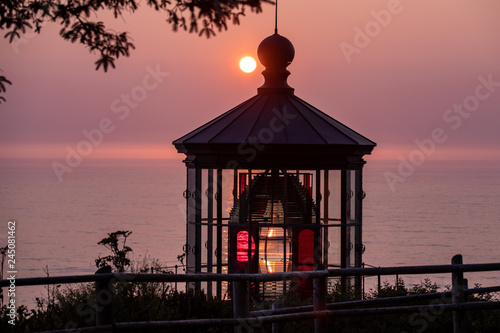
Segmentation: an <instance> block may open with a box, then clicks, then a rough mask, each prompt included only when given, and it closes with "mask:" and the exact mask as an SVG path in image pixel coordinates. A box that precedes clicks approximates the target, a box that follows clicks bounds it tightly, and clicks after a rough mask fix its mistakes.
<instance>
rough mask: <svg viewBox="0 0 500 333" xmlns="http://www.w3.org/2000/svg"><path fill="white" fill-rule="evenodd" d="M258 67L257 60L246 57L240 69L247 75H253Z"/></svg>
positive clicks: (242, 60) (241, 62)
mask: <svg viewBox="0 0 500 333" xmlns="http://www.w3.org/2000/svg"><path fill="white" fill-rule="evenodd" d="M256 67H257V63H256V62H255V59H254V58H252V57H245V58H243V59H241V61H240V68H241V70H242V71H243V72H245V73H251V72H253V71H254V70H255V68H256Z"/></svg>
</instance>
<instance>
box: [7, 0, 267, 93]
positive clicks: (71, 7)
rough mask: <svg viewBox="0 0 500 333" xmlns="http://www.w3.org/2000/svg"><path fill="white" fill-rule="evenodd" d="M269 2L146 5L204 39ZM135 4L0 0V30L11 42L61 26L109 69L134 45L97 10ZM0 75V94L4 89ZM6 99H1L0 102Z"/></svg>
mask: <svg viewBox="0 0 500 333" xmlns="http://www.w3.org/2000/svg"><path fill="white" fill-rule="evenodd" d="M266 2H267V3H272V1H269V0H215V1H191V0H175V1H170V0H147V1H145V2H143V4H144V5H145V6H148V7H150V8H152V9H153V10H155V11H157V12H160V13H162V14H164V15H165V19H166V21H167V23H169V24H171V25H172V28H173V30H174V31H177V30H179V29H181V30H184V31H189V32H190V33H193V32H194V33H198V34H199V35H200V36H206V37H207V38H209V37H211V36H214V35H215V31H216V30H217V31H222V30H227V27H228V23H232V24H236V25H237V24H239V22H240V17H241V16H244V15H245V11H246V10H250V11H252V12H257V13H259V12H261V11H262V7H261V6H262V3H266ZM138 7H139V2H138V1H136V0H71V1H70V0H67V1H64V0H2V1H0V30H6V33H5V35H4V37H5V38H7V39H8V40H9V42H10V43H12V42H14V41H16V40H17V39H20V38H21V36H22V35H23V34H25V33H27V32H29V31H33V32H35V33H40V31H41V30H42V29H43V27H44V26H45V25H46V24H47V23H48V22H51V23H55V24H58V25H60V26H61V30H60V31H59V34H60V36H61V37H62V38H63V39H65V40H67V41H71V42H72V43H75V42H77V43H80V44H82V45H84V46H85V47H86V48H87V49H88V50H89V51H90V52H91V53H97V54H98V59H97V60H96V62H95V65H96V70H98V69H100V68H102V69H103V70H104V71H107V70H108V68H109V67H113V68H114V67H115V60H117V59H118V58H119V57H120V56H127V57H128V56H129V54H130V51H131V50H132V49H134V48H135V46H134V44H133V43H132V38H131V37H130V36H129V35H128V33H127V32H116V31H114V30H111V29H108V28H107V27H106V25H105V24H104V22H102V21H100V20H99V14H100V13H103V12H112V13H113V15H114V17H115V18H118V17H121V16H122V14H123V13H126V12H128V13H134V12H135V11H136V10H137V9H138ZM2 82H6V83H9V84H10V82H9V81H8V80H7V79H5V77H3V76H1V77H0V93H2V92H4V91H5V86H4V85H3V84H2ZM2 100H3V101H5V99H4V98H3V97H0V102H1V101H2Z"/></svg>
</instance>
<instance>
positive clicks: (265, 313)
mask: <svg viewBox="0 0 500 333" xmlns="http://www.w3.org/2000/svg"><path fill="white" fill-rule="evenodd" d="M486 271H500V263H488V264H463V263H462V256H461V255H456V256H454V257H453V259H452V264H451V265H430V266H403V267H377V268H345V269H327V270H316V271H306V272H285V273H265V274H223V275H218V274H213V273H198V274H180V275H178V274H135V273H105V272H100V271H98V272H96V274H95V275H79V276H55V277H37V278H21V279H16V280H15V284H16V287H17V286H34V285H50V284H71V283H88V282H94V283H95V285H96V296H97V295H99V294H106V295H112V287H113V285H114V284H115V283H135V282H198V281H227V282H232V288H233V292H232V298H233V314H234V317H233V318H218V319H192V320H175V321H154V322H134V323H126V322H120V323H114V322H113V317H112V311H111V309H112V298H110V297H107V298H104V299H103V298H102V297H96V326H95V327H85V328H79V332H116V331H124V332H125V331H130V330H154V329H165V328H170V327H187V326H189V327H191V326H207V325H208V326H234V327H235V330H236V328H237V327H238V326H240V325H247V326H248V325H249V324H253V323H260V324H266V323H273V325H274V324H276V323H279V322H283V321H288V320H306V319H314V321H315V332H316V333H323V332H326V331H327V326H326V324H327V322H326V319H327V318H329V317H338V316H344V317H346V316H366V315H374V314H389V313H408V312H414V311H418V310H419V309H422V308H424V307H426V306H425V305H412V306H387V304H391V303H393V304H398V303H400V302H408V301H414V300H423V299H437V298H441V300H444V299H445V298H446V299H449V298H450V297H451V303H444V302H441V303H436V304H435V305H437V306H440V307H441V308H442V310H443V311H453V325H454V332H455V333H464V332H466V324H467V323H466V318H467V316H466V315H465V314H466V311H467V310H471V309H500V302H499V301H491V302H466V296H467V295H470V294H476V293H489V292H497V291H500V286H495V287H486V288H475V289H467V281H466V280H465V279H464V277H463V273H464V272H486ZM437 273H451V277H452V290H451V291H450V292H443V293H432V294H422V295H409V296H398V297H388V298H380V299H371V300H358V301H349V302H338V303H330V304H327V303H326V294H327V283H326V280H327V278H331V277H352V276H377V275H378V276H382V275H412V274H437ZM294 279H301V280H304V279H312V280H313V305H309V306H299V307H289V308H279V309H272V310H261V311H253V312H250V311H249V288H248V285H249V283H250V282H267V281H284V280H294ZM10 284H11V281H10V280H8V279H6V280H0V287H6V286H9V285H10ZM381 305H385V306H384V307H381ZM355 306H364V307H366V306H372V307H369V308H362V309H353V308H352V307H355ZM97 309H99V310H97ZM51 332H52V333H56V332H64V331H63V330H61V331H51Z"/></svg>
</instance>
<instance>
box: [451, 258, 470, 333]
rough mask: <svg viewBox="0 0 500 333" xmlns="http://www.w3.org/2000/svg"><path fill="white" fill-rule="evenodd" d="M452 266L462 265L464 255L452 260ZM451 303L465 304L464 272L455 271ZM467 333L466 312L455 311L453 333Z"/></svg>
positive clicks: (452, 278)
mask: <svg viewBox="0 0 500 333" xmlns="http://www.w3.org/2000/svg"><path fill="white" fill-rule="evenodd" d="M451 264H452V265H462V264H463V260H462V255H461V254H457V255H455V256H453V258H452V259H451ZM451 283H452V290H451V301H452V303H453V304H464V303H465V293H464V291H465V289H466V286H465V281H464V273H463V272H462V271H453V273H452V274H451ZM466 332H467V312H466V311H465V310H457V311H453V333H466Z"/></svg>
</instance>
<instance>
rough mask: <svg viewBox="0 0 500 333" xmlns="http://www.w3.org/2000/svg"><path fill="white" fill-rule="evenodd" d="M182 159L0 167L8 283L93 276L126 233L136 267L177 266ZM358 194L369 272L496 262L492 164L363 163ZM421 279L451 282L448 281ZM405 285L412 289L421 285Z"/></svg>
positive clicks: (498, 235)
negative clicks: (63, 168)
mask: <svg viewBox="0 0 500 333" xmlns="http://www.w3.org/2000/svg"><path fill="white" fill-rule="evenodd" d="M181 160H182V158H181V156H180V155H179V159H178V160H117V159H102V160H97V159H88V160H84V161H83V162H82V163H81V165H79V166H78V167H75V168H73V170H72V171H71V172H68V173H65V174H64V177H63V180H62V181H59V180H58V178H57V177H56V175H55V173H54V171H53V169H52V167H51V163H52V160H41V159H22V160H20V159H16V160H14V159H3V160H0V247H3V246H5V245H6V243H7V238H8V237H7V236H8V234H7V232H8V230H7V226H8V222H9V221H14V220H15V221H16V230H15V237H16V238H15V242H16V258H15V259H16V270H17V275H16V277H17V278H22V277H36V276H46V275H47V274H49V275H50V276H58V275H76V274H93V273H94V272H95V270H96V267H95V259H96V258H97V257H99V256H106V255H108V254H109V253H108V250H107V249H105V248H104V247H103V246H101V245H98V244H97V243H98V242H99V241H100V240H101V239H103V238H105V237H106V236H107V233H110V232H114V231H117V230H130V231H132V232H133V233H132V235H131V236H130V237H129V238H128V240H127V245H128V246H130V247H131V248H132V249H133V255H132V258H133V259H134V260H135V261H140V260H142V259H143V258H144V257H150V258H155V259H158V260H159V261H160V262H162V263H163V264H164V265H165V266H174V265H176V264H179V262H178V260H177V256H178V255H180V254H182V247H183V244H184V243H185V230H186V228H185V202H184V200H185V199H184V198H183V196H182V193H183V191H184V190H185V185H186V176H185V173H186V172H185V167H184V165H183V163H182V162H181ZM391 175H392V176H394V175H396V176H398V177H399V178H398V179H399V181H397V182H395V181H391V179H392V178H391ZM388 177H389V181H388ZM364 190H365V192H366V194H367V196H366V199H365V200H364V203H363V205H364V206H363V214H364V215H363V225H364V226H363V243H364V245H365V246H366V252H365V253H364V256H363V260H364V262H365V263H366V264H367V265H371V266H406V265H433V264H449V263H450V261H451V258H452V256H453V255H455V254H458V253H460V254H462V255H463V258H464V263H488V262H500V242H499V240H500V204H499V203H498V198H500V162H498V161H496V162H492V161H432V160H428V161H425V163H423V164H422V165H420V166H417V167H415V168H414V170H404V172H403V169H402V166H401V162H400V161H379V160H373V161H372V160H369V161H368V163H367V165H366V166H365V170H364ZM6 265H7V263H6ZM6 272H7V267H4V278H5V277H6V274H7V273H6ZM426 277H429V278H431V280H433V281H436V282H437V283H438V284H439V285H441V286H444V285H446V284H450V277H449V276H447V275H437V276H435V275H429V276H426ZM466 277H467V278H468V279H469V286H473V285H474V284H476V283H479V284H481V285H483V286H494V285H500V273H499V272H489V273H469V274H466ZM403 278H404V279H405V281H406V282H407V284H410V283H418V282H419V281H421V280H423V278H424V277H415V276H408V277H403ZM385 279H387V280H388V281H390V282H392V281H394V277H386V278H385ZM370 283H371V282H370ZM373 287H374V285H370V284H369V283H367V285H366V289H370V288H373ZM44 294H45V291H44V289H43V288H41V287H36V288H35V287H18V290H17V293H16V295H17V296H16V297H17V300H18V304H19V302H25V303H31V302H32V301H33V299H34V298H35V297H40V296H43V295H44Z"/></svg>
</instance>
